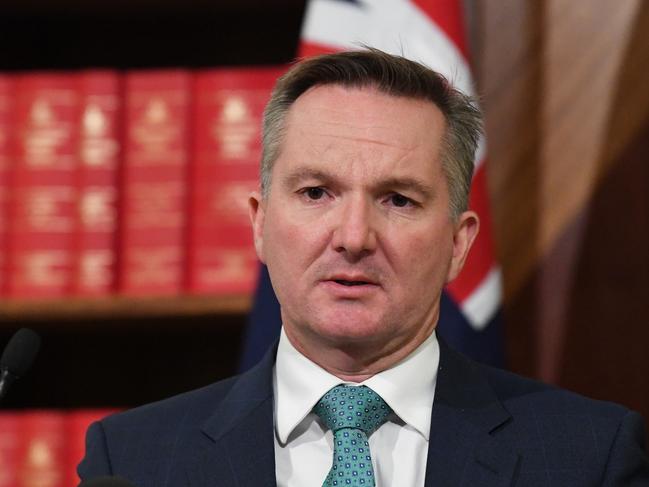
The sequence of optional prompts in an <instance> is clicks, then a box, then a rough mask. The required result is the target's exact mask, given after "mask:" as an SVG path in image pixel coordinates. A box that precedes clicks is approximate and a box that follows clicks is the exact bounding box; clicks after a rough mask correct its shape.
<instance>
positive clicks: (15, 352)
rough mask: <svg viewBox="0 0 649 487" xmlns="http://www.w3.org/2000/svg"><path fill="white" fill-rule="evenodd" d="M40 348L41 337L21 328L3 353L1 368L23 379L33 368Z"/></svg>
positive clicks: (0, 361) (0, 359)
mask: <svg viewBox="0 0 649 487" xmlns="http://www.w3.org/2000/svg"><path fill="white" fill-rule="evenodd" d="M40 348H41V337H39V336H38V335H37V334H36V332H34V331H32V330H30V329H29V328H21V329H20V330H18V331H17V332H16V333H14V335H13V336H12V337H11V339H10V340H9V343H7V346H6V347H5V349H4V352H2V358H0V368H2V369H7V370H8V371H9V372H11V373H12V374H13V375H15V376H16V377H22V376H23V375H24V374H25V372H27V370H29V368H30V367H31V366H32V363H33V362H34V359H35V358H36V354H37V353H38V350H39V349H40Z"/></svg>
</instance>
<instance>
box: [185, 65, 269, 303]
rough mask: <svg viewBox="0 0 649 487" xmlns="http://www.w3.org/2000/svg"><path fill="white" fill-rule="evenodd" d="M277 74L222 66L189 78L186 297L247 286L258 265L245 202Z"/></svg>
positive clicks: (255, 178) (252, 186)
mask: <svg viewBox="0 0 649 487" xmlns="http://www.w3.org/2000/svg"><path fill="white" fill-rule="evenodd" d="M281 72H282V70H280V69H279V68H258V69H222V70H211V71H203V72H200V73H198V74H197V75H196V82H195V103H194V108H193V117H194V145H193V166H192V172H191V188H192V195H191V209H190V213H189V214H190V226H189V250H188V252H189V254H188V288H189V291H190V292H192V293H197V294H204V293H216V294H247V293H250V292H251V291H252V289H253V286H254V283H255V280H256V275H257V268H258V260H257V257H256V255H255V251H254V247H253V241H252V231H251V228H250V222H249V218H248V207H247V200H248V195H249V194H250V192H251V191H253V190H255V189H257V187H258V185H259V183H258V181H259V176H258V175H259V161H260V159H261V143H260V137H261V134H260V131H261V120H262V116H263V110H264V106H265V104H266V102H267V101H268V98H269V96H270V91H271V89H272V87H273V85H274V83H275V80H276V79H277V77H278V76H279V75H280V74H281Z"/></svg>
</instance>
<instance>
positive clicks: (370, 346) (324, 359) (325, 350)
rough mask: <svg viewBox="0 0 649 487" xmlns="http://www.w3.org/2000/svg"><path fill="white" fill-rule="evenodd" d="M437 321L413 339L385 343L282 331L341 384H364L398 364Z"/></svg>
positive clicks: (304, 353)
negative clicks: (312, 337)
mask: <svg viewBox="0 0 649 487" xmlns="http://www.w3.org/2000/svg"><path fill="white" fill-rule="evenodd" d="M436 324H437V323H436V320H435V321H433V322H432V323H431V325H430V326H428V327H424V328H422V329H421V330H419V331H418V333H417V334H416V335H414V336H409V337H397V338H395V339H392V340H390V342H388V343H379V342H375V341H374V342H370V343H350V342H349V341H344V342H339V341H336V340H331V341H324V340H322V339H320V338H318V339H317V340H315V341H312V340H308V339H306V340H305V339H304V338H303V337H301V336H296V335H295V334H294V333H292V331H291V330H289V329H287V328H285V331H286V336H287V338H288V339H289V341H290V342H291V344H292V345H293V347H295V349H296V350H298V351H299V352H300V353H301V354H302V355H304V356H305V357H307V358H308V359H309V360H311V361H312V362H314V363H316V364H317V365H318V366H320V367H322V368H323V369H324V370H326V371H327V372H329V373H330V374H332V375H335V376H336V377H338V378H339V379H340V380H342V381H345V382H355V383H360V382H363V381H365V380H367V379H369V378H370V377H372V376H374V375H376V374H378V373H379V372H382V371H384V370H387V369H389V368H391V367H393V366H394V365H396V364H397V363H399V362H401V361H402V360H403V359H405V358H406V357H407V356H408V355H410V354H411V353H412V352H413V351H414V350H415V349H416V348H417V347H419V345H421V344H422V343H423V342H424V341H425V340H426V339H427V338H428V337H429V336H430V334H431V333H432V332H433V330H434V329H435V326H436Z"/></svg>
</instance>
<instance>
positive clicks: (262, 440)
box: [186, 347, 276, 487]
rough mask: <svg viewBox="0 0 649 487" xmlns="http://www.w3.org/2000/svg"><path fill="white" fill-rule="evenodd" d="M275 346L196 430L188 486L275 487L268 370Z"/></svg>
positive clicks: (271, 391)
mask: <svg viewBox="0 0 649 487" xmlns="http://www.w3.org/2000/svg"><path fill="white" fill-rule="evenodd" d="M275 353H276V347H273V348H272V349H271V350H270V351H269V352H268V353H267V354H266V356H265V357H264V359H263V360H262V361H261V362H260V363H259V365H257V366H255V367H254V368H253V369H251V370H250V371H249V372H246V373H245V374H243V375H242V376H241V377H240V378H239V379H238V380H237V381H236V383H235V384H234V385H233V386H232V389H231V390H230V392H229V393H228V395H227V396H226V398H225V399H224V400H223V402H222V403H221V405H220V406H219V408H218V410H217V411H216V412H215V413H214V414H213V415H212V417H210V418H209V419H208V420H207V421H206V422H205V424H204V425H203V428H202V433H203V437H202V438H201V439H200V441H199V442H200V446H199V449H198V454H197V455H196V456H195V458H193V459H192V461H190V462H189V465H188V468H187V470H186V472H187V484H188V486H189V487H221V486H224V487H225V486H227V487H235V486H236V487H275V486H276V481H275V445H274V440H273V435H274V429H273V387H272V384H273V380H272V370H273V364H274V362H275Z"/></svg>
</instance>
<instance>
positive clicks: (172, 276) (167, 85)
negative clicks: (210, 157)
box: [118, 70, 191, 296]
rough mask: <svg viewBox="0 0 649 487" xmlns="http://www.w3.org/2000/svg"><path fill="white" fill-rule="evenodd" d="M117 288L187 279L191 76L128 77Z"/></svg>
mask: <svg viewBox="0 0 649 487" xmlns="http://www.w3.org/2000/svg"><path fill="white" fill-rule="evenodd" d="M125 89H126V102H125V103H126V104H125V110H126V137H125V147H124V150H125V153H124V165H123V177H122V179H121V184H122V188H121V191H122V193H121V197H122V200H121V201H122V202H121V206H120V212H121V213H120V218H121V227H120V232H121V235H120V244H119V249H120V250H119V252H120V254H119V257H118V258H119V264H118V265H119V272H118V274H119V277H118V279H119V290H120V292H122V293H124V294H129V295H140V296H141V295H169V294H177V293H179V292H180V291H181V289H182V285H183V280H184V248H185V240H184V239H185V235H184V233H185V214H186V210H187V208H186V206H187V205H186V182H187V181H186V178H187V174H186V172H187V167H188V158H189V154H188V153H189V142H188V138H189V126H188V123H189V106H190V94H191V92H190V90H191V75H190V74H189V73H188V72H186V71H181V70H177V71H150V72H131V73H128V74H127V75H126V88H125Z"/></svg>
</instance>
